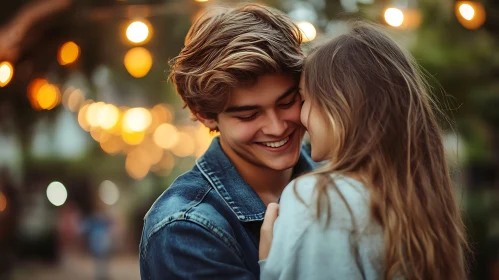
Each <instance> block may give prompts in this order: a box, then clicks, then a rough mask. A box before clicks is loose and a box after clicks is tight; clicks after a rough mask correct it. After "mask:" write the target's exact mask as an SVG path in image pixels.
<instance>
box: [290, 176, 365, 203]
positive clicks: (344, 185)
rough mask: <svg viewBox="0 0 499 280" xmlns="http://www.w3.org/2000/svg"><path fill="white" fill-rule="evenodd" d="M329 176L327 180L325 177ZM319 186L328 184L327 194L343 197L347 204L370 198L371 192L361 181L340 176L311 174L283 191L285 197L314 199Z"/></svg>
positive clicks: (292, 182)
mask: <svg viewBox="0 0 499 280" xmlns="http://www.w3.org/2000/svg"><path fill="white" fill-rule="evenodd" d="M323 176H327V178H325V177H323ZM318 184H327V186H326V187H327V192H328V193H329V195H330V196H331V195H332V196H333V197H332V198H341V196H343V197H344V198H345V200H346V201H347V202H351V203H357V202H365V200H366V199H368V198H369V190H368V189H367V187H366V186H365V185H364V184H363V183H361V182H360V181H358V180H356V179H353V178H351V177H347V176H344V175H339V174H334V173H333V174H310V175H304V176H301V177H298V178H297V179H295V180H293V181H291V183H289V184H288V186H287V187H286V188H285V189H284V191H283V194H282V195H283V196H286V197H287V196H291V195H294V194H299V195H303V196H304V198H305V197H308V198H310V199H312V198H313V194H314V193H315V192H316V191H317V188H318Z"/></svg>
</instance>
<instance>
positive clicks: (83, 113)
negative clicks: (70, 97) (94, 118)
mask: <svg viewBox="0 0 499 280" xmlns="http://www.w3.org/2000/svg"><path fill="white" fill-rule="evenodd" d="M92 104H93V102H92V101H88V103H87V104H84V105H83V106H82V107H80V110H79V111H78V124H79V125H80V127H81V128H82V129H83V130H85V131H90V128H91V126H90V124H89V123H88V121H87V112H88V107H90V105H92Z"/></svg>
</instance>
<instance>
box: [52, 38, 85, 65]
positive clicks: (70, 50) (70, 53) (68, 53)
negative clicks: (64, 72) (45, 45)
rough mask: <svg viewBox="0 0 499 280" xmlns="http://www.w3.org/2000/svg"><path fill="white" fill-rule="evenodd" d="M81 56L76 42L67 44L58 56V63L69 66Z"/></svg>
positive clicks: (60, 49) (61, 48)
mask: <svg viewBox="0 0 499 280" xmlns="http://www.w3.org/2000/svg"><path fill="white" fill-rule="evenodd" d="M79 56H80V47H79V46H78V45H77V44H76V43H75V42H72V41H70V42H66V43H64V44H63V45H62V46H61V47H60V48H59V52H58V55H57V61H58V62H59V64H60V65H68V64H71V63H73V62H75V61H76V60H78V57H79Z"/></svg>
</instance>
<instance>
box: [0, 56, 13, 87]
mask: <svg viewBox="0 0 499 280" xmlns="http://www.w3.org/2000/svg"><path fill="white" fill-rule="evenodd" d="M13 76H14V67H13V66H12V64H10V62H8V61H2V62H0V87H4V86H6V85H8V84H9V82H10V80H12V77H13Z"/></svg>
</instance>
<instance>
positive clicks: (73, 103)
mask: <svg viewBox="0 0 499 280" xmlns="http://www.w3.org/2000/svg"><path fill="white" fill-rule="evenodd" d="M84 101H85V95H84V94H83V92H82V91H81V90H79V89H75V90H73V91H71V92H70V93H69V96H68V99H67V107H68V109H69V110H70V111H71V112H76V111H78V109H79V108H80V106H81V104H82V103H83V102H84Z"/></svg>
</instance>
